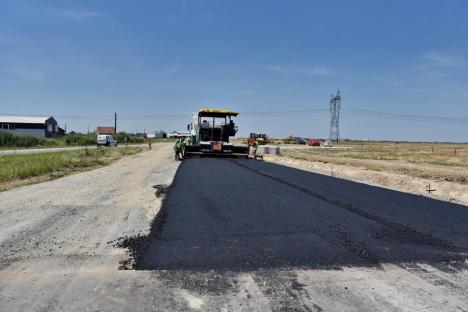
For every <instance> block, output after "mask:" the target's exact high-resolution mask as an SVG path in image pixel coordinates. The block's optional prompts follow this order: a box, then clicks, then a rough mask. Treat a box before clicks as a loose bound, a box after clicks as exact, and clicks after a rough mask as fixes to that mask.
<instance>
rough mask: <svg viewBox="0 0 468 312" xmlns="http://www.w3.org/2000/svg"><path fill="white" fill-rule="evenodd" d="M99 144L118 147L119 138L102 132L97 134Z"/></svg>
mask: <svg viewBox="0 0 468 312" xmlns="http://www.w3.org/2000/svg"><path fill="white" fill-rule="evenodd" d="M97 145H98V146H102V145H104V146H115V147H117V140H116V139H114V138H113V137H112V135H110V134H100V135H98V136H97Z"/></svg>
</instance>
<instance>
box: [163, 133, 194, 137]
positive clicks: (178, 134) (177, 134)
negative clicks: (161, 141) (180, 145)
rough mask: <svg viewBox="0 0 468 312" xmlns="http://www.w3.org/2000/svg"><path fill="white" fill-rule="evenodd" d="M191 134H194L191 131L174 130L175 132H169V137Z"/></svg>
mask: <svg viewBox="0 0 468 312" xmlns="http://www.w3.org/2000/svg"><path fill="white" fill-rule="evenodd" d="M191 135H192V134H191V133H190V131H174V132H171V133H168V134H167V137H168V138H187V137H189V136H191Z"/></svg>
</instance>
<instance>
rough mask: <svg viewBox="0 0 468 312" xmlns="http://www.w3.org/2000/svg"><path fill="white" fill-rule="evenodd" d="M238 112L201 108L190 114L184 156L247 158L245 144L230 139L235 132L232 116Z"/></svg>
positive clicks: (247, 151) (247, 153) (235, 115)
mask: <svg viewBox="0 0 468 312" xmlns="http://www.w3.org/2000/svg"><path fill="white" fill-rule="evenodd" d="M238 115H239V113H236V112H233V111H230V110H226V109H208V108H204V109H201V110H200V111H199V112H198V113H194V114H193V115H192V122H191V123H190V124H189V125H188V126H187V130H188V131H190V134H191V136H190V137H189V138H188V141H189V142H188V144H187V146H186V148H185V156H186V157H190V156H196V155H198V156H206V155H214V156H232V157H240V158H247V157H248V156H249V147H248V146H247V145H234V144H232V143H231V142H230V139H231V138H232V137H234V136H235V135H236V133H237V130H238V128H237V126H236V124H235V123H234V120H233V117H237V116H238Z"/></svg>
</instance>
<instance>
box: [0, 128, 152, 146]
mask: <svg viewBox="0 0 468 312" xmlns="http://www.w3.org/2000/svg"><path fill="white" fill-rule="evenodd" d="M114 137H115V139H116V140H117V142H118V143H119V144H124V143H128V144H139V143H144V142H145V139H143V138H140V137H138V136H136V135H135V134H131V133H125V132H119V133H117V134H115V135H114ZM95 144H96V135H95V134H81V133H70V134H66V135H64V136H61V137H55V138H36V137H27V136H19V135H12V134H9V133H4V132H0V148H3V149H7V148H35V147H40V148H43V147H66V146H87V145H95Z"/></svg>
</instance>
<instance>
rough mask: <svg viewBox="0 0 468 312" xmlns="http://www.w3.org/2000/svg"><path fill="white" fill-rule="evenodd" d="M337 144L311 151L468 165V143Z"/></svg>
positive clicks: (313, 152) (421, 162) (358, 156)
mask: <svg viewBox="0 0 468 312" xmlns="http://www.w3.org/2000/svg"><path fill="white" fill-rule="evenodd" d="M334 146H335V147H350V148H349V149H334V148H330V149H328V148H326V149H311V150H310V151H311V152H310V153H312V154H316V155H325V156H333V157H345V158H357V159H377V160H401V161H407V162H411V163H416V164H432V165H443V166H465V167H468V144H454V143H418V142H415V143H413V142H399V143H396V142H339V143H338V144H335V145H334Z"/></svg>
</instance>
